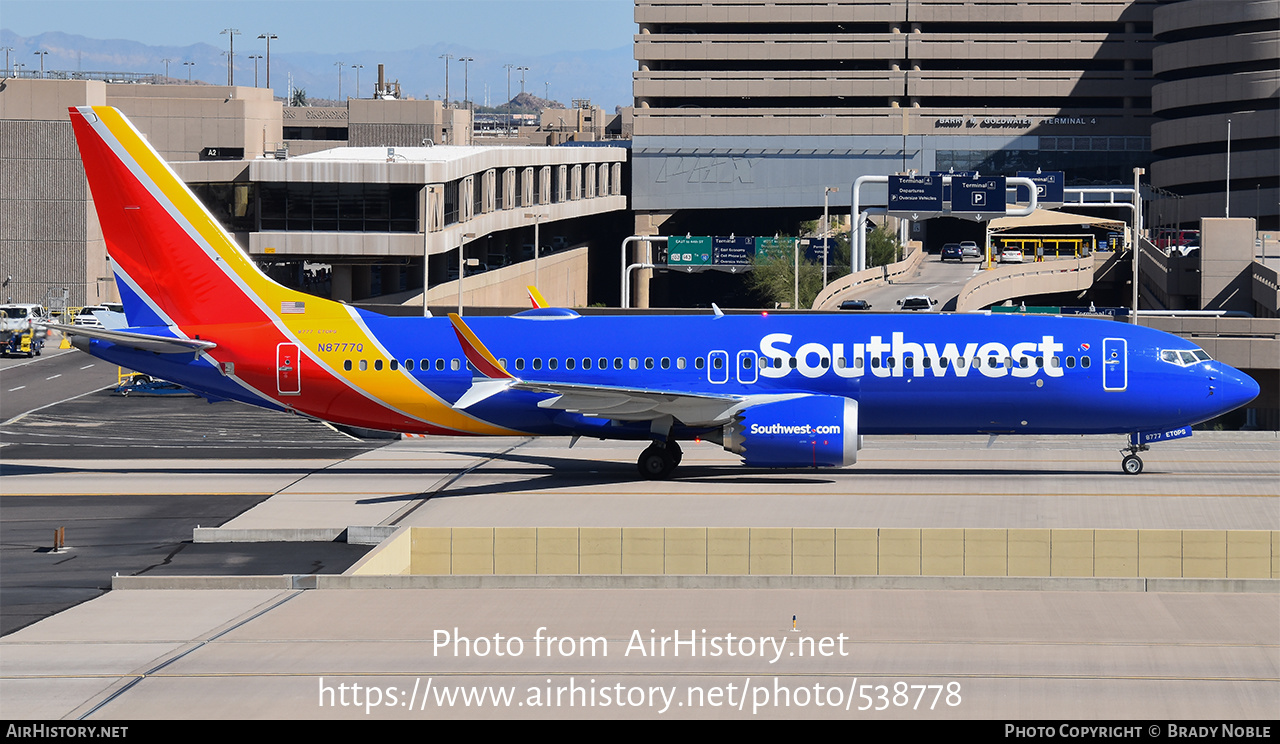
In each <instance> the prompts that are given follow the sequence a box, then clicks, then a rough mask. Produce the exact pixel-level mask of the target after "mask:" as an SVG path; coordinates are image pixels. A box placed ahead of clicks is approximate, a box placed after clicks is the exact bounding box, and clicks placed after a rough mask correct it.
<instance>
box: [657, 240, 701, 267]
mask: <svg viewBox="0 0 1280 744" xmlns="http://www.w3.org/2000/svg"><path fill="white" fill-rule="evenodd" d="M667 265H668V266H689V267H694V266H697V267H702V266H710V265H711V238H709V237H696V238H695V237H684V238H681V237H677V236H672V237H670V238H667Z"/></svg>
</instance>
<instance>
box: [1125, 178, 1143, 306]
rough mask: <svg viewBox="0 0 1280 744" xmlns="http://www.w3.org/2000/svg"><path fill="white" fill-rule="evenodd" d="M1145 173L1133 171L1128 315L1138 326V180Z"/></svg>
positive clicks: (1139, 233) (1139, 220) (1140, 225)
mask: <svg viewBox="0 0 1280 744" xmlns="http://www.w3.org/2000/svg"><path fill="white" fill-rule="evenodd" d="M1146 172H1147V169H1146V168H1134V169H1133V312H1131V313H1130V314H1129V315H1130V316H1131V318H1132V322H1133V324H1134V325H1137V324H1138V253H1139V252H1140V248H1141V246H1140V245H1139V241H1140V240H1141V239H1142V195H1141V192H1140V191H1138V178H1139V177H1140V176H1142V175H1143V174H1145V173H1146Z"/></svg>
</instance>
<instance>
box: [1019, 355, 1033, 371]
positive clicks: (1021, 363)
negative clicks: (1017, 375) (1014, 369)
mask: <svg viewBox="0 0 1280 744" xmlns="http://www.w3.org/2000/svg"><path fill="white" fill-rule="evenodd" d="M1018 366H1019V367H1022V368H1023V369H1026V368H1027V367H1029V366H1031V363H1030V361H1028V359H1027V358H1026V357H1019V358H1018Z"/></svg>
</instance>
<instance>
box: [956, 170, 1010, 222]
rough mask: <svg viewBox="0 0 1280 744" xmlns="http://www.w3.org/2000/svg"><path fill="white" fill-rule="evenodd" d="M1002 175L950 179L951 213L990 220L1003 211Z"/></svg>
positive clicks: (999, 215)
mask: <svg viewBox="0 0 1280 744" xmlns="http://www.w3.org/2000/svg"><path fill="white" fill-rule="evenodd" d="M1004 188H1005V183H1004V176H980V177H977V178H952V179H951V214H952V216H954V217H964V218H972V219H975V220H980V221H981V220H990V219H995V218H996V217H1003V216H1004V213H1005V197H1004Z"/></svg>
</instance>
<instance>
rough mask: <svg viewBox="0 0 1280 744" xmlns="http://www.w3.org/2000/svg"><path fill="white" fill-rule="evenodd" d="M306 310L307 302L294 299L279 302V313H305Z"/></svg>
mask: <svg viewBox="0 0 1280 744" xmlns="http://www.w3.org/2000/svg"><path fill="white" fill-rule="evenodd" d="M306 311H307V303H305V302H302V301H298V300H294V301H285V302H281V303H280V312H281V313H305V312H306Z"/></svg>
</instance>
